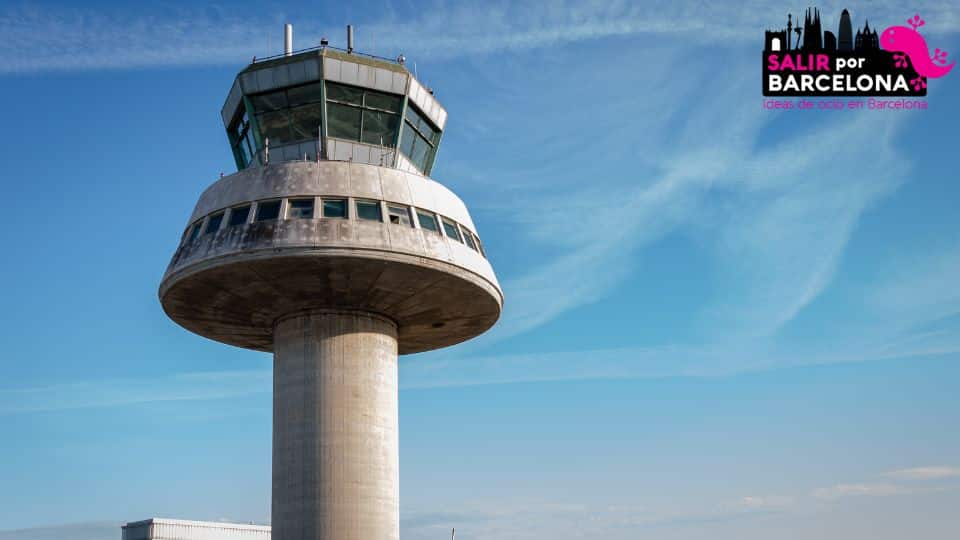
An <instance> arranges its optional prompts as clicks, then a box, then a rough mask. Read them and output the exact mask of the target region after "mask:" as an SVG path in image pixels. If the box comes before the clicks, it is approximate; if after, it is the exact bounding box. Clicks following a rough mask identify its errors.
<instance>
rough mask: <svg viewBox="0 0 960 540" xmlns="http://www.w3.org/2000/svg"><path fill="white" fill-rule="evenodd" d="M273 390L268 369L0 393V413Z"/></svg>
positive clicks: (60, 385)
mask: <svg viewBox="0 0 960 540" xmlns="http://www.w3.org/2000/svg"><path fill="white" fill-rule="evenodd" d="M271 390H272V383H271V373H270V371H269V370H248V371H216V372H193V373H178V374H172V375H167V376H159V377H143V378H116V379H100V380H89V381H77V382H71V383H62V384H54V385H49V386H36V387H30V388H14V389H0V414H17V413H31V412H43V411H63V410H75V409H86V408H93V407H120V406H126V405H135V404H138V403H154V402H162V401H194V400H208V399H227V398H232V397H239V396H247V395H252V394H260V393H269V392H270V391H271Z"/></svg>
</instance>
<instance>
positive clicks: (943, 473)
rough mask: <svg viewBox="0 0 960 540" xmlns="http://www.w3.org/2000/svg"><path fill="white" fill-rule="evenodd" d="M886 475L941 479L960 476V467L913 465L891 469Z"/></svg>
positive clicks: (913, 478) (904, 477)
mask: <svg viewBox="0 0 960 540" xmlns="http://www.w3.org/2000/svg"><path fill="white" fill-rule="evenodd" d="M884 476H888V477H890V478H897V479H900V480H941V479H944V478H957V477H960V467H913V468H910V469H900V470H897V471H891V472H888V473H886V474H885V475H884Z"/></svg>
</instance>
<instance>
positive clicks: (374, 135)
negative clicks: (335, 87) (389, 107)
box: [361, 110, 400, 148]
mask: <svg viewBox="0 0 960 540" xmlns="http://www.w3.org/2000/svg"><path fill="white" fill-rule="evenodd" d="M399 127H400V115H397V114H391V113H386V112H381V111H370V110H364V111H363V136H362V138H361V141H362V142H365V143H367V144H373V145H376V146H385V147H388V148H393V141H394V140H396V138H397V130H398V129H399Z"/></svg>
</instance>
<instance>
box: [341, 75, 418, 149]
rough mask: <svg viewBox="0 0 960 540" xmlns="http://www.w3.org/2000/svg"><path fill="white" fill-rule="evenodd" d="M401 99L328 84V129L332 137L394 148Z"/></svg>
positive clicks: (367, 90)
mask: <svg viewBox="0 0 960 540" xmlns="http://www.w3.org/2000/svg"><path fill="white" fill-rule="evenodd" d="M402 106H403V98H402V97H401V96H397V95H394V94H384V93H382V92H376V91H374V90H369V89H364V88H354V87H352V86H344V85H341V84H337V83H331V82H328V83H327V129H328V130H329V131H330V133H329V135H330V136H331V137H337V138H340V139H348V140H351V141H360V142H364V143H366V144H372V145H376V146H381V145H382V146H385V147H391V148H392V147H393V146H394V144H395V142H396V139H397V131H398V130H399V129H400V115H399V112H400V110H401V108H402Z"/></svg>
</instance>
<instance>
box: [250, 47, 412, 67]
mask: <svg viewBox="0 0 960 540" xmlns="http://www.w3.org/2000/svg"><path fill="white" fill-rule="evenodd" d="M324 49H333V50H335V51H339V52H342V53H346V54H354V55H357V56H365V57H367V58H373V59H374V60H382V61H385V62H390V63H391V64H397V65H401V66H402V65H403V64H402V63H400V62H398V61H397V59H396V58H387V57H385V56H377V55H375V54H367V53H362V52H357V51H356V50H354V51H348V50H347V49H343V48H340V47H335V46H333V45H317V46H315V47H307V48H306V49H298V50H295V51H293V52H292V53H291V54H290V55H289V56H295V55H298V54H301V53H305V52H312V51H322V50H324ZM287 56H288V55H287V54H286V53H280V54H274V55H272V56H265V57H263V58H260V57H257V56H254V57H253V61H252V62H250V63H251V64H256V63H257V62H266V61H268V60H277V59H279V58H285V57H287Z"/></svg>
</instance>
